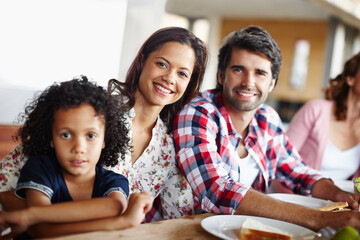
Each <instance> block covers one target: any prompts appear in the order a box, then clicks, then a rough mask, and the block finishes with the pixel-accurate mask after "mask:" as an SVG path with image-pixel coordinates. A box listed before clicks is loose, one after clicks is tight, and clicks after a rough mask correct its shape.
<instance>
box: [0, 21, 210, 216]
mask: <svg viewBox="0 0 360 240" xmlns="http://www.w3.org/2000/svg"><path fill="white" fill-rule="evenodd" d="M206 63H207V50H206V47H205V45H204V44H203V43H202V41H201V40H199V39H198V38H197V37H196V36H195V35H194V34H193V33H191V32H190V31H188V30H186V29H183V28H179V27H170V28H164V29H160V30H158V31H156V32H155V33H153V34H152V35H151V36H150V37H149V38H148V39H147V40H146V41H145V43H144V44H143V45H142V47H141V48H140V50H139V52H138V54H137V56H136V57H135V59H134V61H133V63H132V65H131V67H130V69H129V71H128V74H127V76H126V80H125V83H120V82H118V81H116V80H110V81H109V90H110V91H111V92H112V93H113V94H119V97H120V98H121V99H122V100H123V103H124V104H126V107H127V109H128V123H127V124H128V127H129V129H131V132H130V136H129V137H130V139H131V149H130V150H129V151H128V153H127V154H126V155H125V161H120V164H118V165H117V166H115V167H112V168H111V170H113V171H115V172H117V173H121V174H123V175H125V176H126V177H127V178H128V179H129V184H130V193H132V192H144V191H146V192H149V193H150V194H151V195H152V196H153V197H155V198H156V200H155V203H154V208H153V210H151V211H150V212H149V213H148V214H147V216H146V221H147V222H149V221H155V220H160V219H168V218H175V217H181V216H186V215H190V214H192V213H193V212H192V210H193V209H192V208H193V198H192V191H191V188H190V186H188V183H187V182H186V180H185V178H184V176H183V175H182V174H181V172H180V169H179V168H178V167H177V164H176V161H175V150H174V146H173V140H172V137H171V135H170V134H169V132H170V131H171V123H172V120H173V117H174V116H175V113H176V112H177V111H178V110H179V109H180V108H182V107H183V106H184V105H185V104H186V103H188V102H189V101H190V100H191V99H192V98H193V97H194V96H195V95H196V94H197V93H198V91H199V88H200V85H201V83H202V80H203V76H204V72H205V67H206ZM26 160H27V156H24V155H23V154H22V151H21V145H18V146H17V147H16V148H15V149H14V150H13V151H12V152H11V153H9V154H8V155H7V156H6V157H5V158H4V159H3V160H2V161H1V169H0V179H1V182H2V183H1V186H0V188H1V189H0V191H6V190H11V189H13V188H14V187H15V185H16V181H17V178H18V173H19V169H20V168H21V167H22V165H23V164H24V162H25V161H26ZM6 197H7V196H5V194H2V195H0V201H2V202H4V201H7V199H9V198H6ZM10 205H11V204H10ZM5 207H7V206H5ZM8 208H11V206H9V207H8Z"/></svg>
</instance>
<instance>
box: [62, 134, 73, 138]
mask: <svg viewBox="0 0 360 240" xmlns="http://www.w3.org/2000/svg"><path fill="white" fill-rule="evenodd" d="M70 137H71V134H70V133H62V134H61V138H64V139H69V138H70Z"/></svg>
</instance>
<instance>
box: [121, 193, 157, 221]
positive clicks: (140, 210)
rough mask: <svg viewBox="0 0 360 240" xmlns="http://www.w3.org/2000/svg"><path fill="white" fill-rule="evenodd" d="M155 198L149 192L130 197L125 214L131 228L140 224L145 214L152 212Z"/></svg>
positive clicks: (134, 194)
mask: <svg viewBox="0 0 360 240" xmlns="http://www.w3.org/2000/svg"><path fill="white" fill-rule="evenodd" d="M153 201H154V198H153V197H152V196H151V195H150V194H149V193H147V192H142V193H132V194H131V195H130V197H129V202H128V207H127V209H126V211H125V213H124V216H125V217H126V219H127V221H128V222H129V224H130V225H131V226H136V225H138V224H140V223H141V222H142V221H143V220H144V218H145V214H146V213H147V212H148V211H150V209H151V207H152V204H153Z"/></svg>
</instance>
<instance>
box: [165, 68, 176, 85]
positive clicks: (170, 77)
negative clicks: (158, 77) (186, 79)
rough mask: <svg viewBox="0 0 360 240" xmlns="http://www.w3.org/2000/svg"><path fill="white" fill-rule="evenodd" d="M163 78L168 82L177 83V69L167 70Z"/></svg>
mask: <svg viewBox="0 0 360 240" xmlns="http://www.w3.org/2000/svg"><path fill="white" fill-rule="evenodd" d="M163 79H164V80H165V81H166V82H167V83H168V84H175V82H176V71H172V70H169V71H167V72H166V73H165V74H164V76H163Z"/></svg>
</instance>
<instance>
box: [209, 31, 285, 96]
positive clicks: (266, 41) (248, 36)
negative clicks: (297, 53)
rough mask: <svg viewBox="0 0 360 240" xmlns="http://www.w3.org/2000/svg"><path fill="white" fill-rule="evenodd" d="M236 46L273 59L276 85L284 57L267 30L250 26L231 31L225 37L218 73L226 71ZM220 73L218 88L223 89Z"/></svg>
mask: <svg viewBox="0 0 360 240" xmlns="http://www.w3.org/2000/svg"><path fill="white" fill-rule="evenodd" d="M234 48H237V49H246V50H248V51H250V52H254V53H262V54H264V55H265V56H266V57H267V58H268V59H269V60H270V61H271V72H272V78H273V79H275V85H276V83H277V80H278V77H279V73H280V69H281V65H282V57H281V52H280V49H279V47H278V45H277V43H276V42H275V40H274V39H273V38H272V37H271V36H270V34H269V33H268V32H267V31H265V30H264V29H262V28H261V27H258V26H249V27H247V28H244V29H242V30H240V31H235V32H232V33H230V34H229V35H228V36H227V37H226V38H225V39H224V42H223V44H222V46H221V48H220V50H219V54H218V69H217V71H218V73H219V72H223V73H224V72H225V70H226V67H227V65H228V63H229V61H230V59H231V53H232V50H233V49H234ZM218 75H219V74H217V85H216V88H217V89H219V90H222V85H221V84H220V82H219V78H218Z"/></svg>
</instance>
